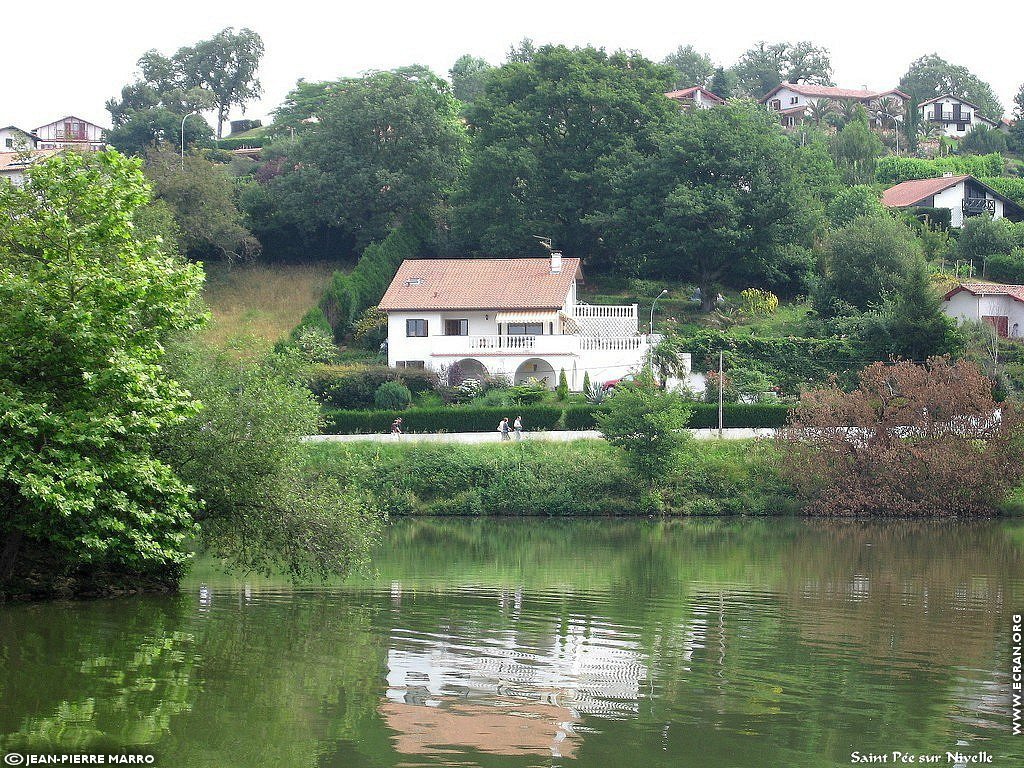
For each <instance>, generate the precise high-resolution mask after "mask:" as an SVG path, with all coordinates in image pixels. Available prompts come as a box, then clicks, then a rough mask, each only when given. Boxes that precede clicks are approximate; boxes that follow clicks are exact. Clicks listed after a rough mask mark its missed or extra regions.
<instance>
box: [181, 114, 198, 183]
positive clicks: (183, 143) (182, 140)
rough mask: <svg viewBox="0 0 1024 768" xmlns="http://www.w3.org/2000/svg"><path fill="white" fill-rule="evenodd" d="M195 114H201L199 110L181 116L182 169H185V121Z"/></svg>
mask: <svg viewBox="0 0 1024 768" xmlns="http://www.w3.org/2000/svg"><path fill="white" fill-rule="evenodd" d="M193 115H195V116H196V117H198V116H199V113H198V112H189V113H188V114H187V115H185V116H184V117H183V118H181V170H183V171H184V170H185V121H186V120H188V119H189V118H190V117H192V116H193Z"/></svg>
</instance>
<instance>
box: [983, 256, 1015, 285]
mask: <svg viewBox="0 0 1024 768" xmlns="http://www.w3.org/2000/svg"><path fill="white" fill-rule="evenodd" d="M985 270H986V274H987V275H988V277H989V278H991V279H992V280H998V281H999V282H1001V283H1012V284H1014V285H1021V284H1022V283H1024V248H1014V249H1013V250H1012V251H1011V252H1010V253H997V254H994V255H992V256H989V257H988V260H987V261H986V262H985Z"/></svg>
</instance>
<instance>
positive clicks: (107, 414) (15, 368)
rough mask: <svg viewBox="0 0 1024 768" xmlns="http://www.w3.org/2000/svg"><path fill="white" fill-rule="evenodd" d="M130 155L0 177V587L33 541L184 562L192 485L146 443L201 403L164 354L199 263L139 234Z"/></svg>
mask: <svg viewBox="0 0 1024 768" xmlns="http://www.w3.org/2000/svg"><path fill="white" fill-rule="evenodd" d="M139 165H140V163H139V162H138V161H132V160H128V159H126V158H125V157H123V156H122V155H120V154H119V153H117V152H113V151H111V152H101V153H96V154H93V155H88V156H83V155H80V154H76V153H66V154H63V155H57V156H56V157H53V158H51V159H50V160H48V161H47V162H45V163H40V164H38V165H34V166H32V168H30V169H29V170H28V171H27V174H26V181H25V184H24V185H23V186H20V187H17V186H14V185H11V184H0V220H2V221H3V225H2V226H0V413H3V414H4V416H3V418H2V419H0V466H2V467H3V472H2V474H0V544H2V548H0V591H3V588H4V586H6V584H5V583H4V582H6V580H7V578H8V577H10V576H11V574H12V573H14V572H16V571H20V566H19V565H18V558H19V556H20V555H24V554H26V553H27V554H28V556H29V558H30V560H31V558H37V559H41V561H42V562H44V563H45V564H46V565H45V570H46V572H47V574H48V575H50V576H54V575H56V576H58V577H68V576H70V577H71V578H76V577H83V576H84V577H90V576H93V575H95V574H97V573H104V572H107V573H114V574H118V575H120V576H125V575H131V576H137V575H141V576H143V577H145V578H147V579H150V580H155V581H160V582H165V583H167V582H169V583H174V582H175V581H176V578H177V577H178V576H180V574H181V570H182V568H183V565H184V563H185V562H186V561H187V559H188V554H187V547H186V546H185V539H186V537H188V536H189V535H191V534H192V533H193V528H194V526H193V523H192V517H191V512H192V510H193V509H194V506H193V504H192V501H191V499H190V497H189V489H188V487H187V486H186V485H185V484H184V483H182V482H181V481H180V480H179V479H178V478H177V477H176V476H175V474H174V473H173V471H172V470H171V468H170V467H169V466H167V465H166V464H165V463H163V462H161V461H159V460H158V459H156V458H155V457H154V456H153V453H152V451H151V441H152V440H153V439H154V437H155V436H156V435H157V434H158V432H159V431H160V430H161V429H162V428H164V427H166V426H167V425H170V424H173V423H175V422H177V421H179V420H181V419H183V418H186V417H187V416H188V415H189V414H190V413H192V412H193V410H194V408H193V405H192V404H191V401H190V397H189V395H188V393H187V392H185V391H184V390H183V389H182V388H181V387H179V386H178V385H177V384H176V383H175V382H174V381H172V380H171V379H170V378H169V377H167V376H166V375H165V373H164V371H163V370H162V368H161V362H162V357H163V343H164V342H165V340H166V338H167V337H168V335H169V334H171V333H172V332H176V331H186V330H189V329H192V328H194V327H196V326H197V325H198V323H199V321H200V315H199V313H198V297H199V289H200V287H201V285H202V271H201V270H200V269H199V268H198V267H197V266H193V265H186V264H182V263H180V261H178V260H176V259H175V258H173V257H171V256H168V255H167V254H166V253H164V252H163V249H162V247H161V245H160V243H159V242H157V241H156V240H144V239H140V238H139V237H138V235H137V233H136V230H135V227H134V221H133V219H134V214H135V212H136V211H137V210H138V209H139V208H140V207H142V206H144V205H145V204H146V202H147V201H148V199H149V192H148V188H147V185H146V182H145V179H144V178H143V176H142V172H141V170H140V168H139Z"/></svg>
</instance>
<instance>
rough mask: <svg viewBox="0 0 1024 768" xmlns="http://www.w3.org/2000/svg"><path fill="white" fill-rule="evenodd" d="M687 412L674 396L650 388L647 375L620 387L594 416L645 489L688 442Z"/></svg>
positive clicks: (651, 381)
mask: <svg viewBox="0 0 1024 768" xmlns="http://www.w3.org/2000/svg"><path fill="white" fill-rule="evenodd" d="M689 419H690V411H689V409H688V408H687V407H686V405H685V404H684V403H683V401H682V400H681V398H680V397H679V396H678V395H675V394H672V393H668V392H664V391H662V390H660V389H658V388H657V387H656V386H655V385H654V379H653V378H652V377H651V374H650V372H649V371H648V372H646V373H645V374H644V375H642V376H640V377H638V379H637V380H636V381H634V382H629V383H627V384H620V385H619V386H617V387H616V388H615V394H614V395H612V396H611V397H610V398H608V400H607V405H606V406H605V407H604V409H603V411H602V412H599V413H598V414H597V428H598V429H599V430H600V431H601V435H602V436H603V437H604V439H605V440H607V441H608V442H609V443H611V444H612V445H615V446H618V447H619V448H622V449H623V451H624V452H625V454H626V462H627V464H629V466H630V468H632V469H633V470H634V471H635V472H636V473H637V474H639V475H640V477H641V478H642V479H643V480H644V481H645V483H647V484H648V486H650V485H653V484H655V483H658V482H660V481H661V480H663V479H664V478H665V476H666V475H667V474H668V473H669V472H670V471H671V469H672V467H673V466H674V465H675V462H676V460H677V457H678V455H679V452H680V451H681V450H682V448H683V447H684V446H685V445H686V442H687V441H688V440H690V439H692V438H691V437H690V435H689V434H688V433H687V432H685V431H684V428H685V427H686V424H687V422H688V421H689Z"/></svg>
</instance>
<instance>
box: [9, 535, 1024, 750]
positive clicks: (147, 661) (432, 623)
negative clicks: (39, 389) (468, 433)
mask: <svg viewBox="0 0 1024 768" xmlns="http://www.w3.org/2000/svg"><path fill="white" fill-rule="evenodd" d="M374 569H375V571H374V573H372V574H363V575H361V576H360V577H358V578H353V579H351V580H349V581H348V582H347V583H344V584H327V585H321V586H315V587H294V586H292V585H290V584H289V583H288V582H287V581H286V580H283V579H274V578H240V577H233V576H228V575H224V574H222V573H220V572H219V571H218V570H217V569H216V568H215V567H214V564H212V563H210V562H203V561H201V562H199V563H197V565H196V567H195V568H194V569H193V572H192V574H191V575H190V576H189V578H188V580H187V581H186V583H185V584H184V585H183V589H182V592H181V593H180V594H179V595H174V596H145V597H131V598H121V599H111V600H97V601H91V602H76V603H39V604H12V605H4V606H0V752H3V753H16V754H45V753H57V752H66V753H94V754H99V753H103V754H110V753H113V752H122V753H131V754H143V755H151V756H152V760H153V764H155V765H164V766H175V767H176V768H177V767H179V766H186V767H187V768H191V767H192V766H211V767H212V766H218V767H219V768H223V767H224V766H244V767H246V768H248V767H250V766H253V767H255V766H275V767H280V768H288V767H290V766H296V767H297V766H319V767H322V768H326V767H328V766H330V767H334V766H336V767H337V768H342V767H343V766H344V767H346V768H348V767H352V768H358V767H359V766H421V765H450V766H468V765H472V766H495V767H497V766H555V765H557V766H634V767H636V768H640V767H642V766H643V767H646V766H688V765H694V766H702V767H704V768H725V767H726V766H730V767H739V768H746V767H748V766H750V767H753V766H766V765H778V766H808V768H810V767H812V766H813V767H814V768H822V767H823V766H825V767H827V766H844V765H850V764H851V760H852V759H853V758H852V757H851V755H852V754H853V753H854V752H857V753H860V754H861V755H872V754H874V755H886V756H887V758H888V759H887V762H888V763H889V764H892V763H893V758H892V755H891V753H892V752H893V751H894V750H897V751H900V752H903V753H905V754H912V755H915V756H920V755H933V754H936V755H940V756H941V761H940V764H942V765H958V764H959V765H963V764H966V763H964V761H963V760H961V759H959V758H955V757H953V758H952V761H951V762H950V761H949V760H948V758H947V755H946V753H947V752H951V753H954V754H956V753H960V754H961V755H964V756H977V755H983V754H987V755H989V756H991V759H992V761H991V762H990V763H988V764H989V765H994V766H1005V767H1006V768H1010V766H1020V765H1024V736H1017V737H1013V736H1011V735H1010V704H1009V698H1010V694H1009V692H1010V665H1011V645H1012V641H1011V632H1010V625H1011V616H1012V614H1014V613H1022V612H1024V522H1021V521H981V522H971V523H957V522H916V521H885V522H820V521H803V520H796V519H766V520H740V519H726V520H722V519H708V520H684V521H669V522H662V521H636V520H615V519H606V520H539V519H538V520H493V519H491V520H442V519H417V520H402V521H398V522H396V523H395V524H394V525H393V526H392V527H391V528H390V530H389V532H388V534H387V536H386V537H385V540H384V541H383V542H382V544H381V546H380V548H379V549H378V551H377V552H376V555H375V558H374ZM982 759H985V758H984V757H983V758H982ZM974 764H975V763H971V765H974Z"/></svg>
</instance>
